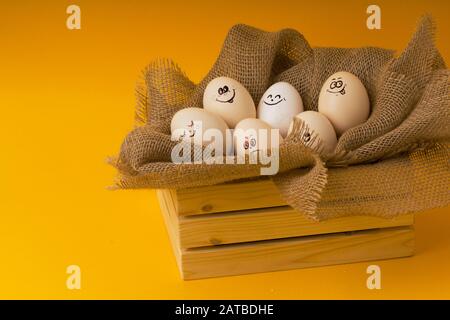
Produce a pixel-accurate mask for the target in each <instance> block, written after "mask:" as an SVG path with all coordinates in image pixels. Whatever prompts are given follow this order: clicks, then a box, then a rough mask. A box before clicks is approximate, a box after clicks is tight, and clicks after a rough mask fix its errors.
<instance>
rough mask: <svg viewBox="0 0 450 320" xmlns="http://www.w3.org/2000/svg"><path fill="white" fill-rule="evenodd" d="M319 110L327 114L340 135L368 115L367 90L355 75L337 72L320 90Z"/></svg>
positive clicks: (364, 119) (365, 118)
mask: <svg viewBox="0 0 450 320" xmlns="http://www.w3.org/2000/svg"><path fill="white" fill-rule="evenodd" d="M319 112H320V113H323V114H324V115H326V116H327V118H328V119H329V120H330V121H331V123H332V124H333V127H334V129H335V130H336V133H337V134H338V135H341V134H343V133H344V132H345V131H347V130H348V129H350V128H352V127H355V126H357V125H359V124H361V123H364V122H365V121H366V120H367V118H368V117H369V113H370V102H369V96H368V94H367V90H366V88H365V87H364V85H363V83H362V82H361V80H359V79H358V78H357V77H356V76H355V75H353V74H351V73H349V72H344V71H342V72H337V73H335V74H333V75H332V76H331V77H329V78H328V80H327V81H326V82H325V84H324V85H323V87H322V90H321V91H320V95H319Z"/></svg>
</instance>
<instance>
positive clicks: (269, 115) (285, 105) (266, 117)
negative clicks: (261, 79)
mask: <svg viewBox="0 0 450 320" xmlns="http://www.w3.org/2000/svg"><path fill="white" fill-rule="evenodd" d="M302 111H303V101H302V97H301V96H300V94H299V93H298V91H297V90H296V89H295V88H294V87H293V86H292V85H291V84H289V83H287V82H277V83H275V84H273V85H272V86H271V87H270V88H269V89H267V91H266V92H265V93H264V94H263V96H262V98H261V100H260V101H259V104H258V111H257V116H258V119H261V120H263V121H265V122H267V123H268V124H269V125H271V126H272V127H273V128H277V129H279V130H280V134H281V135H282V136H283V137H286V135H287V133H288V129H289V125H290V123H291V121H292V118H293V117H294V116H295V115H297V114H299V113H300V112H302Z"/></svg>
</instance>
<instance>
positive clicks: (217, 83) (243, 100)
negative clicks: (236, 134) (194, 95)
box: [203, 77, 256, 128]
mask: <svg viewBox="0 0 450 320" xmlns="http://www.w3.org/2000/svg"><path fill="white" fill-rule="evenodd" d="M203 108H204V109H205V110H207V111H209V112H212V113H214V114H216V115H218V116H220V117H221V118H222V119H223V120H225V122H226V123H227V125H228V126H229V127H230V128H234V127H235V126H236V125H237V124H238V122H239V121H241V120H243V119H246V118H255V117H256V108H255V103H254V102H253V98H252V96H251V95H250V93H249V92H248V91H247V89H246V88H245V87H244V86H243V85H242V84H240V83H239V82H237V81H236V80H234V79H231V78H227V77H218V78H215V79H213V80H212V81H211V82H210V83H208V85H207V86H206V89H205V92H204V94H203Z"/></svg>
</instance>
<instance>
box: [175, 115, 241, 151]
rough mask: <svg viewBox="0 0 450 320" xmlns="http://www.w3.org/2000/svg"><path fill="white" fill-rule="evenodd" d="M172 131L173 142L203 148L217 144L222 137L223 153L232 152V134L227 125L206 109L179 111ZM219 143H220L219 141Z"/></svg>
mask: <svg viewBox="0 0 450 320" xmlns="http://www.w3.org/2000/svg"><path fill="white" fill-rule="evenodd" d="M170 131H171V133H172V137H171V138H172V140H173V141H187V142H191V143H194V144H197V145H203V146H207V145H209V144H211V143H213V142H214V143H215V142H216V140H215V139H216V138H217V137H219V136H220V138H221V139H222V143H223V144H222V151H223V153H224V154H230V153H231V152H232V144H231V143H230V142H231V141H232V138H231V132H230V131H229V130H228V126H227V124H226V123H225V121H224V120H223V119H221V118H220V117H218V116H216V115H215V114H212V113H211V112H208V111H206V110H204V109H201V108H185V109H181V110H179V111H178V112H177V113H175V114H174V116H173V118H172V121H171V123H170ZM227 135H228V137H227ZM213 136H214V137H213ZM227 140H228V144H227ZM217 142H219V141H218V140H217Z"/></svg>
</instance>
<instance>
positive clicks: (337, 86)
mask: <svg viewBox="0 0 450 320" xmlns="http://www.w3.org/2000/svg"><path fill="white" fill-rule="evenodd" d="M346 87H347V84H346V83H344V80H343V78H342V77H336V78H331V81H330V84H329V86H328V89H327V92H328V93H331V94H335V95H337V96H338V95H344V94H345V88H346Z"/></svg>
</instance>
